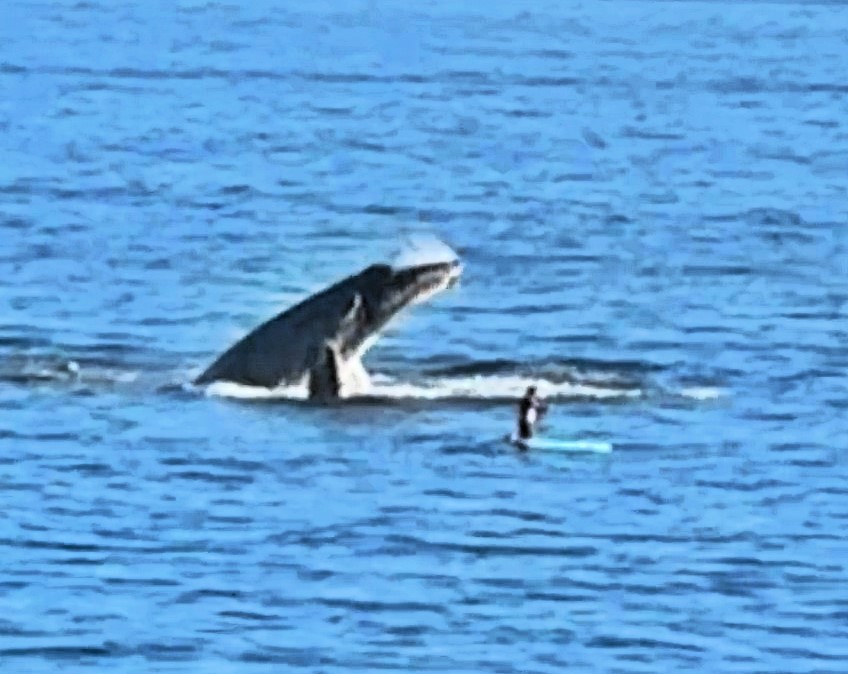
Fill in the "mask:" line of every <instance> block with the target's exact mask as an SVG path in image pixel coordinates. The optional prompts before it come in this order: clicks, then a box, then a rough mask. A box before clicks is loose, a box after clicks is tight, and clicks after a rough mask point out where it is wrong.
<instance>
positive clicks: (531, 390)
mask: <svg viewBox="0 0 848 674" xmlns="http://www.w3.org/2000/svg"><path fill="white" fill-rule="evenodd" d="M524 395H526V396H528V397H529V396H534V395H536V387H535V386H528V387H527V393H525V394H524Z"/></svg>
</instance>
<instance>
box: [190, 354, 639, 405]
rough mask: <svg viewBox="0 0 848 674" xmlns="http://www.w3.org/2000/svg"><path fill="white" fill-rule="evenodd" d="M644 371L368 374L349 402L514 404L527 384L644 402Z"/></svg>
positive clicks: (555, 396)
mask: <svg viewBox="0 0 848 674" xmlns="http://www.w3.org/2000/svg"><path fill="white" fill-rule="evenodd" d="M650 369H651V368H650V366H646V365H641V364H634V363H621V364H609V363H598V364H597V365H596V366H595V367H592V366H591V364H590V363H589V362H588V361H572V362H558V363H557V362H553V363H541V364H534V365H531V366H526V365H521V364H519V363H515V362H512V361H483V362H472V363H466V364H462V365H453V366H447V367H443V368H437V369H432V370H429V371H425V372H424V373H422V375H421V376H419V377H418V378H417V379H416V380H415V381H410V380H408V379H403V378H401V377H398V376H393V375H389V374H386V373H374V374H372V375H371V387H370V389H369V390H368V391H367V393H365V394H364V395H362V396H357V397H356V398H354V399H367V398H379V399H381V400H389V401H390V400H398V401H404V400H431V401H437V400H445V401H449V400H453V401H460V400H465V401H488V402H504V401H514V400H516V399H517V398H518V397H520V396H521V395H522V394H523V393H524V390H525V388H526V387H527V385H528V383H530V382H532V383H535V384H536V385H537V386H538V389H539V393H540V395H542V396H543V397H545V398H547V399H549V400H553V401H567V400H584V399H594V400H608V401H614V400H633V399H639V398H642V397H645V396H646V395H647V394H648V393H649V391H650V389H651V388H652V386H651V384H650V383H649V382H648V380H647V377H645V376H644V375H645V374H646V373H647V372H648V371H649V370H650ZM637 371H641V374H638V373H637ZM206 392H207V394H208V395H213V396H222V397H228V398H238V399H248V400H249V399H262V400H268V399H294V400H303V399H306V398H307V397H308V390H307V386H306V383H305V382H304V383H303V384H301V385H298V386H288V387H280V388H278V389H274V390H268V389H264V388H256V387H251V386H242V385H239V384H233V383H229V382H217V383H215V384H212V385H210V386H209V387H208V388H207V389H206Z"/></svg>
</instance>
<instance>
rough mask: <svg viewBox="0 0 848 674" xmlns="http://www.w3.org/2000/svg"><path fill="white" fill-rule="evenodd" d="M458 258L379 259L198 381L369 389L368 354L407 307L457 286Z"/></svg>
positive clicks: (331, 394) (334, 394)
mask: <svg viewBox="0 0 848 674" xmlns="http://www.w3.org/2000/svg"><path fill="white" fill-rule="evenodd" d="M461 273H462V266H461V264H460V263H459V261H457V260H453V261H450V262H436V263H431V264H422V265H415V266H410V267H402V268H397V269H396V268H393V267H391V266H390V265H387V264H375V265H371V266H370V267H367V268H366V269H364V270H363V271H361V272H360V273H358V274H355V275H353V276H349V277H347V278H345V279H343V280H341V281H339V282H338V283H336V284H334V285H332V286H330V287H329V288H327V289H326V290H323V291H321V292H319V293H318V294H316V295H313V296H312V297H309V298H307V299H305V300H304V301H302V302H300V303H299V304H296V305H295V306H293V307H291V308H290V309H288V310H286V311H284V312H282V313H281V314H279V315H277V316H276V317H274V318H272V319H270V320H269V321H267V322H265V323H263V324H262V325H260V326H259V327H258V328H256V329H255V330H253V331H252V332H251V333H249V334H248V335H246V336H245V337H243V338H242V339H241V340H239V341H238V342H236V343H235V344H234V345H233V346H231V347H230V348H229V349H227V350H226V351H225V352H224V353H223V354H222V355H221V356H220V357H219V358H218V359H217V360H216V361H215V362H214V363H212V365H210V366H209V367H208V368H207V369H206V371H205V372H203V374H201V375H200V376H199V377H198V378H197V379H195V382H194V383H195V384H198V385H199V384H209V383H212V382H215V381H228V382H235V383H238V384H246V385H249V386H261V387H265V388H269V389H272V388H276V387H277V386H286V385H297V384H301V383H303V382H304V380H306V381H307V382H308V385H309V397H310V398H313V399H323V400H330V399H334V398H340V397H345V396H348V395H353V394H356V393H361V392H364V391H365V390H366V389H367V386H368V375H367V373H366V372H365V368H364V367H363V366H362V361H361V358H362V355H363V354H364V353H365V351H367V350H368V348H369V347H370V346H371V345H372V344H373V343H374V341H375V340H376V338H377V337H378V336H379V333H380V330H381V329H382V328H383V326H385V325H386V323H388V321H389V320H390V319H391V318H392V317H393V316H395V315H397V313H398V312H399V311H401V310H402V309H404V308H405V307H407V306H409V305H411V304H414V303H417V302H421V301H423V300H425V299H427V298H429V297H432V296H433V295H435V294H436V293H438V292H440V291H442V290H445V289H446V288H448V287H450V286H452V285H453V284H454V283H455V282H456V280H457V279H458V278H459V276H460V274H461Z"/></svg>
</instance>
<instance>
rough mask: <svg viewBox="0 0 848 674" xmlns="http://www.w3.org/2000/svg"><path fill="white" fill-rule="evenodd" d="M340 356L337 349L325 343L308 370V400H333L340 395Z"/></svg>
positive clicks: (329, 343) (333, 345)
mask: <svg viewBox="0 0 848 674" xmlns="http://www.w3.org/2000/svg"><path fill="white" fill-rule="evenodd" d="M341 368H342V362H341V355H340V354H339V350H338V347H337V346H336V345H335V344H332V343H331V342H325V344H324V346H323V347H322V353H321V354H320V355H319V357H318V359H317V360H316V362H315V365H313V366H312V368H311V369H310V370H309V398H310V399H311V400H334V399H336V398H338V397H339V396H340V394H341V388H342V380H341Z"/></svg>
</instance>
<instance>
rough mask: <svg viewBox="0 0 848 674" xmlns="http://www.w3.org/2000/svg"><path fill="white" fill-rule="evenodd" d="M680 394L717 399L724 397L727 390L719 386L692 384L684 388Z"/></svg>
mask: <svg viewBox="0 0 848 674" xmlns="http://www.w3.org/2000/svg"><path fill="white" fill-rule="evenodd" d="M680 395H682V396H683V397H684V398H692V399H693V400H717V399H719V398H724V397H725V396H726V395H727V391H726V390H724V389H722V388H718V387H717V386H690V387H688V388H684V389H682V390H681V391H680Z"/></svg>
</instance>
